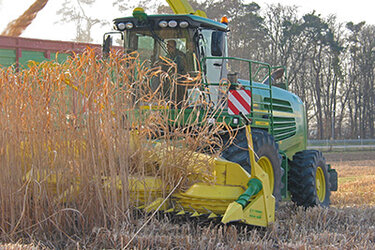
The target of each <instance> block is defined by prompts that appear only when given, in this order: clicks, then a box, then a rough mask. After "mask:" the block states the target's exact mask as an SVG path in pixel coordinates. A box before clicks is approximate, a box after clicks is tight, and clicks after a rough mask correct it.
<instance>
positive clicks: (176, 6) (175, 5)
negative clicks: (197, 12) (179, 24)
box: [167, 0, 194, 14]
mask: <svg viewBox="0 0 375 250" xmlns="http://www.w3.org/2000/svg"><path fill="white" fill-rule="evenodd" d="M167 3H168V4H169V6H170V7H171V9H172V10H173V12H174V13H175V14H192V13H194V9H193V7H191V5H190V4H189V2H188V1H187V0H167Z"/></svg>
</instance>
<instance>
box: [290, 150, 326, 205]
mask: <svg viewBox="0 0 375 250" xmlns="http://www.w3.org/2000/svg"><path fill="white" fill-rule="evenodd" d="M329 177H330V176H329V172H328V166H327V164H326V161H325V158H324V157H323V154H322V153H321V152H319V151H317V150H304V151H301V152H298V153H296V154H295V155H294V156H293V161H291V162H290V170H289V191H290V194H291V197H292V201H293V202H295V203H296V204H297V205H298V206H304V207H312V206H316V205H320V206H324V207H328V206H329V204H330V196H331V190H330V178H329Z"/></svg>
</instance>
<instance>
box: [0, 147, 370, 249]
mask: <svg viewBox="0 0 375 250" xmlns="http://www.w3.org/2000/svg"><path fill="white" fill-rule="evenodd" d="M325 156H326V159H327V163H329V164H331V165H332V167H334V168H335V169H336V170H337V172H338V174H339V190H338V191H337V192H334V193H333V194H332V196H331V200H332V206H331V208H329V209H324V208H309V209H307V210H305V209H303V208H298V207H295V206H294V205H293V204H291V203H290V202H285V203H283V204H281V206H280V208H279V210H278V211H277V213H276V222H275V223H274V224H273V225H272V226H270V227H269V228H267V229H263V228H250V227H239V226H233V225H232V226H223V225H218V224H212V225H200V224H198V223H188V222H185V223H177V224H176V223H171V222H170V221H168V219H159V220H156V219H153V220H152V221H151V222H149V223H148V224H147V226H146V227H145V228H144V229H143V230H142V231H141V232H140V233H139V234H138V235H137V237H136V238H135V239H134V241H133V242H132V244H131V246H130V248H131V249H146V248H148V249H252V248H261V249H270V248H271V249H272V248H273V249H275V248H282V249H310V248H318V249H352V248H355V249H374V248H375V192H374V190H375V152H374V151H363V152H350V153H348V152H345V153H337V152H336V153H326V154H325ZM144 222H145V219H139V220H136V221H129V222H126V223H125V222H124V225H123V227H122V228H121V229H117V230H113V231H108V230H100V229H98V231H97V232H93V235H90V236H87V237H86V238H85V237H84V238H81V239H80V240H78V241H74V240H67V241H68V242H67V244H68V245H69V247H70V248H74V247H77V248H78V249H79V248H82V247H83V248H85V247H87V248H93V247H94V248H108V247H109V248H116V249H121V248H123V247H124V246H125V245H126V243H127V242H128V241H129V240H130V239H131V238H132V236H133V235H134V234H135V232H136V231H137V230H138V229H139V228H140V227H141V226H142V225H143V223H144ZM34 242H36V243H35V245H27V249H38V248H40V247H42V246H45V247H47V248H54V247H56V246H57V247H59V246H60V247H61V246H63V245H56V244H53V243H52V242H50V243H49V242H43V243H41V241H39V240H35V241H34ZM34 246H37V247H34ZM3 247H5V248H8V249H23V247H22V246H21V245H19V247H18V246H14V245H7V246H6V245H3V246H1V248H3Z"/></svg>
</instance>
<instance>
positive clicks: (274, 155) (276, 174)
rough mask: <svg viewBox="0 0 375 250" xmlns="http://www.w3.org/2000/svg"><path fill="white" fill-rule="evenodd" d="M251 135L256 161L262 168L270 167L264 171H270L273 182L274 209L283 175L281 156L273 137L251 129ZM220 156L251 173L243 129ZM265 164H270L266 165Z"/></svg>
mask: <svg viewBox="0 0 375 250" xmlns="http://www.w3.org/2000/svg"><path fill="white" fill-rule="evenodd" d="M251 134H252V137H253V144H254V151H255V159H256V161H257V162H258V163H259V164H260V165H261V167H262V168H263V166H264V165H265V166H267V165H270V167H271V169H270V168H269V169H267V170H265V171H266V172H268V173H269V172H270V171H272V173H271V174H272V175H273V176H272V178H270V179H273V180H274V181H273V192H272V193H273V196H274V197H275V200H276V207H278V204H279V202H280V201H281V189H282V184H281V177H282V176H283V173H284V170H283V168H282V167H281V155H280V154H279V146H278V144H277V143H276V142H275V140H274V138H273V136H271V135H270V134H269V133H267V131H264V130H261V129H252V130H251ZM223 140H224V143H226V142H227V141H228V139H227V138H225V137H224V138H223ZM221 156H222V157H223V158H224V159H226V160H228V161H232V162H235V163H238V164H240V165H241V166H242V167H243V168H244V169H245V170H246V171H247V172H249V173H250V172H251V166H250V156H249V152H248V144H247V138H246V130H245V129H241V130H239V131H238V133H237V135H236V137H235V138H234V140H233V143H231V144H229V145H227V147H226V148H225V149H224V150H223V152H222V153H221ZM260 162H262V163H263V164H261V163H260ZM265 162H266V163H265ZM267 162H268V163H270V164H267ZM264 163H265V164H264ZM262 165H263V166H262ZM263 169H264V168H263ZM271 185H272V184H271Z"/></svg>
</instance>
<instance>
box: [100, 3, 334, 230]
mask: <svg viewBox="0 0 375 250" xmlns="http://www.w3.org/2000/svg"><path fill="white" fill-rule="evenodd" d="M168 3H169V5H170V6H171V7H172V9H173V10H174V12H175V14H174V15H147V14H146V13H145V12H144V11H143V9H141V8H136V9H135V10H134V12H133V16H131V17H124V18H117V19H115V20H114V28H115V30H116V32H109V33H106V34H105V35H104V44H103V45H104V46H103V51H104V52H105V53H109V49H110V41H111V39H112V38H111V35H113V34H114V33H118V34H120V35H121V38H122V42H123V47H124V50H125V52H126V53H131V52H133V51H137V52H138V53H139V58H140V60H141V61H142V62H143V63H146V64H148V65H149V66H150V68H151V67H153V66H158V65H159V66H160V63H162V61H163V60H164V59H163V58H168V59H169V60H170V61H171V62H173V63H174V64H175V67H176V69H177V73H179V74H181V75H194V74H195V75H196V74H201V75H202V83H201V84H202V86H203V85H204V87H205V88H206V89H208V91H207V92H208V98H209V102H210V103H213V104H214V105H216V104H218V103H219V102H220V100H221V96H220V94H221V93H222V91H220V87H221V86H222V84H223V83H224V84H226V85H227V86H228V85H229V87H228V88H226V93H227V102H226V104H225V105H224V106H221V108H222V112H220V114H219V115H218V116H217V117H215V120H216V121H218V122H219V121H220V122H224V123H225V124H227V126H228V127H232V128H235V129H236V131H237V133H236V135H235V138H234V139H233V140H232V143H230V144H229V146H228V147H227V148H225V149H224V151H223V152H222V153H221V157H219V158H217V159H215V160H213V161H212V162H211V164H212V166H213V172H212V176H211V180H213V181H212V182H211V183H209V184H208V183H206V182H204V181H203V177H202V178H200V180H199V178H198V181H196V182H195V183H194V184H193V185H192V186H191V187H190V188H188V189H187V190H185V191H178V190H177V191H176V192H174V193H173V194H172V195H171V196H170V197H168V200H167V201H166V199H164V197H162V196H161V195H160V194H161V193H162V192H161V190H160V182H161V180H160V179H157V178H153V177H152V176H150V177H148V178H146V179H144V180H142V181H141V182H140V181H139V180H137V179H136V178H134V179H131V180H130V182H129V185H130V186H131V187H132V188H131V190H133V191H134V193H137V194H139V195H138V197H141V198H139V202H140V203H141V204H142V205H141V207H142V208H143V209H144V210H145V211H148V212H150V211H152V210H162V211H164V212H172V213H176V214H190V215H191V216H202V215H207V217H208V218H213V217H217V216H222V220H221V221H222V222H224V223H228V222H232V221H242V222H245V223H247V224H251V225H257V226H267V225H268V224H269V223H272V222H273V221H274V215H275V204H278V203H279V201H281V200H282V199H286V200H288V199H292V200H293V201H294V202H296V203H297V204H298V205H302V206H305V207H307V206H314V205H322V206H328V205H329V203H330V192H331V191H334V190H335V189H337V174H336V172H335V170H334V169H331V168H330V166H329V165H327V164H326V163H325V159H324V157H323V156H322V154H321V153H320V152H318V151H314V150H306V144H307V124H306V115H305V114H306V112H305V109H304V105H303V102H302V101H301V99H300V98H299V97H298V96H296V95H294V94H292V93H290V92H288V91H287V82H284V83H282V84H279V85H277V86H276V85H275V82H274V80H276V79H283V78H284V79H286V77H284V75H285V68H283V67H271V66H270V65H269V64H267V63H262V62H256V61H251V60H248V59H242V58H235V57H229V56H228V44H227V43H228V38H227V34H228V25H227V24H228V21H227V20H226V19H225V18H223V19H222V21H221V22H216V21H213V20H210V19H208V18H206V15H205V13H204V12H202V11H194V10H193V9H192V8H191V6H190V5H189V4H187V2H186V1H185V0H181V1H168ZM178 4H181V6H178ZM231 60H234V61H237V62H241V63H244V64H245V65H246V67H247V69H248V71H247V72H248V73H247V74H248V79H247V80H240V79H238V78H237V75H236V74H235V73H228V72H229V70H228V69H229V68H230V70H231V71H233V70H234V71H235V70H236V68H233V66H232V64H229V62H230V61H231ZM262 70H263V71H264V72H265V74H264V76H263V77H259V74H260V72H261V71H262ZM255 79H258V80H255ZM152 84H155V83H154V82H153V81H151V85H152ZM156 84H158V83H157V82H156ZM159 84H160V83H159ZM151 88H155V86H154V87H153V86H151ZM185 94H186V93H185ZM179 98H185V97H184V96H182V97H179ZM205 98H206V97H205ZM216 106H218V105H216ZM223 140H225V136H223ZM197 154H198V153H197ZM199 157H201V158H205V157H206V156H205V155H203V154H202V155H200V156H199ZM196 169H197V173H196V176H198V177H199V175H200V173H199V168H196ZM146 190H148V191H150V190H151V192H152V194H151V195H150V194H149V196H150V197H154V201H153V202H147V201H146V200H145V199H143V198H142V197H144V196H145V195H146V194H145V191H146Z"/></svg>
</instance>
